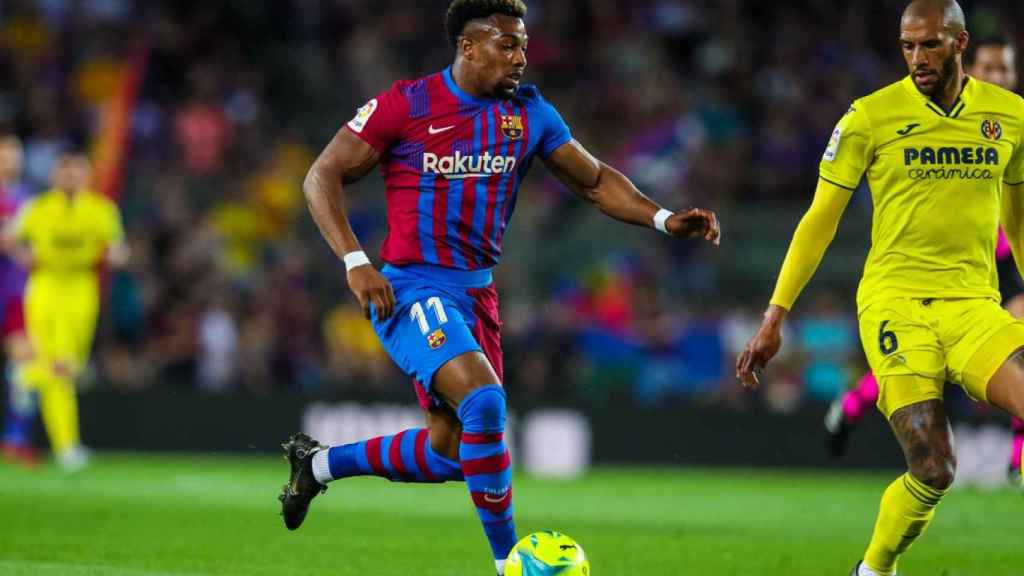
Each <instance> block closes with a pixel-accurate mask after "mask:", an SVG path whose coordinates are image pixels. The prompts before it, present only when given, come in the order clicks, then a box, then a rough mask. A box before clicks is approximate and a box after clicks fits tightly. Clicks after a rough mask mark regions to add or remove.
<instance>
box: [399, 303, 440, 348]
mask: <svg viewBox="0 0 1024 576" xmlns="http://www.w3.org/2000/svg"><path fill="white" fill-rule="evenodd" d="M427 308H429V309H432V310H433V311H434V316H435V317H437V324H438V331H439V330H440V326H441V325H443V324H446V323H448V314H446V313H445V311H444V306H443V305H442V304H441V299H440V298H438V297H437V296H431V297H430V298H427ZM409 318H410V319H412V321H413V322H416V323H417V324H419V328H420V332H422V333H423V335H424V336H427V333H428V332H430V324H429V323H428V322H427V313H426V311H425V310H424V309H423V304H421V303H419V302H414V303H413V305H412V307H411V308H410V309H409ZM435 332H436V331H435ZM431 336H433V334H432V335H431ZM431 348H435V346H433V345H431Z"/></svg>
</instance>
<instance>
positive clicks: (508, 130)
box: [501, 114, 523, 140]
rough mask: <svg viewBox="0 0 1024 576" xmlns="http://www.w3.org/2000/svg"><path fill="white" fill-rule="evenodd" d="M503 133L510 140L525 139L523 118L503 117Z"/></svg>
mask: <svg viewBox="0 0 1024 576" xmlns="http://www.w3.org/2000/svg"><path fill="white" fill-rule="evenodd" d="M501 133H502V134H504V135H505V138H508V139H509V140H519V139H520V138H522V137H523V117H522V116H519V115H518V114H517V115H515V116H502V117H501Z"/></svg>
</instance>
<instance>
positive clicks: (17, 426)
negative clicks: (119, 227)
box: [0, 134, 37, 466]
mask: <svg viewBox="0 0 1024 576" xmlns="http://www.w3.org/2000/svg"><path fill="white" fill-rule="evenodd" d="M23 161H24V151H23V148H22V145H21V140H19V139H18V137H17V136H14V135H13V134H0V227H2V228H4V229H6V228H7V227H8V226H10V224H11V221H12V220H13V218H14V216H15V215H16V214H17V212H18V210H19V209H20V208H21V205H22V204H23V203H24V202H25V200H26V199H27V198H28V191H27V189H26V186H25V185H24V184H23V182H22V179H21V178H22V166H23ZM4 248H5V250H4V254H3V255H0V333H2V335H3V339H4V354H5V359H6V366H5V370H4V382H5V384H6V387H7V413H6V414H5V418H4V433H3V446H2V451H3V457H4V459H5V460H7V461H9V462H13V463H16V464H22V465H26V466H34V465H35V464H36V463H37V454H36V450H35V448H34V447H33V445H32V429H33V424H34V422H35V414H36V396H35V393H34V392H33V390H32V389H31V388H29V387H28V386H27V385H26V383H25V381H24V377H25V372H24V369H25V366H26V362H27V361H28V360H30V359H31V356H32V349H31V345H30V344H29V341H28V338H27V337H26V335H25V315H24V309H23V297H24V289H25V270H24V268H23V267H22V266H21V265H20V264H19V263H18V262H17V261H16V260H15V259H14V258H13V256H12V254H11V253H10V248H12V246H10V245H8V246H5V247H4Z"/></svg>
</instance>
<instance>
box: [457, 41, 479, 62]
mask: <svg viewBox="0 0 1024 576" xmlns="http://www.w3.org/2000/svg"><path fill="white" fill-rule="evenodd" d="M475 48H476V42H474V41H473V39H472V38H470V37H469V36H468V35H462V36H459V55H460V56H462V57H463V58H465V59H466V60H469V61H472V60H473V58H474V51H475Z"/></svg>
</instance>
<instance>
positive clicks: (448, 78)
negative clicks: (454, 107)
mask: <svg viewBox="0 0 1024 576" xmlns="http://www.w3.org/2000/svg"><path fill="white" fill-rule="evenodd" d="M441 75H442V76H444V83H445V84H446V85H447V86H448V90H449V91H451V93H452V94H454V95H455V97H456V98H458V99H459V100H460V101H461V102H463V103H465V104H469V105H473V106H488V105H490V104H493V103H494V102H495V100H494V99H493V98H478V97H476V96H473V95H472V94H470V93H468V92H466V91H464V90H463V89H462V88H459V85H458V84H456V83H455V78H454V77H453V76H452V67H451V66H449V67H447V68H445V69H444V72H442V73H441Z"/></svg>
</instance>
